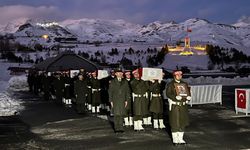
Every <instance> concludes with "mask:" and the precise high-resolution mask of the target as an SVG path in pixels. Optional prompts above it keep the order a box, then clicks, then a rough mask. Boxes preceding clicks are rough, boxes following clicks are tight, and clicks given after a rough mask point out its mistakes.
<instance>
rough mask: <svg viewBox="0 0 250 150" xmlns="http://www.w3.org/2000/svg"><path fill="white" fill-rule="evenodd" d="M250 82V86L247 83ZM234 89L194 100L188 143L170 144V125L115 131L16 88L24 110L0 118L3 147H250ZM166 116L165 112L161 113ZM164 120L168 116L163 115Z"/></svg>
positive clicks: (248, 123)
mask: <svg viewBox="0 0 250 150" xmlns="http://www.w3.org/2000/svg"><path fill="white" fill-rule="evenodd" d="M245 87H250V86H245ZM234 88H235V87H223V105H220V104H208V105H207V104H206V105H195V106H193V107H191V108H190V109H189V110H190V111H189V113H190V119H191V124H190V126H189V127H188V128H187V132H186V134H185V139H186V141H187V142H188V143H189V144H188V145H186V146H178V147H175V146H173V145H172V142H171V137H170V135H169V128H167V129H166V130H153V129H152V128H151V127H148V128H146V131H144V132H134V131H133V130H132V128H126V132H125V133H124V134H118V135H116V134H114V132H113V129H112V121H108V120H112V118H109V117H108V120H105V119H101V118H100V117H104V118H105V117H106V116H99V117H98V116H96V115H91V114H86V115H78V114H76V113H75V111H74V109H72V108H69V107H62V106H57V105H55V104H54V103H53V102H46V101H42V100H41V99H40V98H39V97H35V96H34V95H30V94H29V93H25V92H24V93H16V95H15V97H16V98H21V99H23V101H25V107H26V109H25V110H24V111H23V112H21V114H19V115H18V116H14V117H0V147H1V149H30V150H33V149H46V150H47V149H52V150H53V149H58V150H59V149H60V150H62V149H65V150H67V149H77V150H78V149H79V150H82V149H88V150H89V149H102V150H103V149H104V150H105V149H107V150H110V149H111V150H112V149H114V150H117V149H119V150H120V149H121V150H123V149H124V150H125V149H130V150H133V149H136V150H138V149H143V150H145V149H154V150H157V149H159V150H161V149H164V150H165V149H199V150H200V149H218V150H221V149H233V150H234V149H248V148H250V118H249V117H246V116H245V115H244V114H239V115H236V114H235V112H234ZM165 116H166V118H167V113H166V114H165ZM165 123H166V124H167V119H166V120H165Z"/></svg>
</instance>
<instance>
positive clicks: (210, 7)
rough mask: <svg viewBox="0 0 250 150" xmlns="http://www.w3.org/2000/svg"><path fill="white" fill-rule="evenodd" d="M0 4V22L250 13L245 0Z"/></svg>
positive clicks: (13, 0) (229, 19) (10, 0)
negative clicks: (35, 19)
mask: <svg viewBox="0 0 250 150" xmlns="http://www.w3.org/2000/svg"><path fill="white" fill-rule="evenodd" d="M0 6H1V7H0V23H1V24H2V23H4V22H7V21H10V20H13V19H16V18H20V17H26V18H44V19H53V20H58V21H61V20H64V19H79V18H101V19H124V20H127V21H130V22H133V23H140V24H146V23H149V22H153V21H157V20H159V21H163V22H166V21H170V20H174V21H177V22H181V21H184V20H186V19H189V18H197V17H198V18H203V19H207V20H210V21H212V22H220V23H234V22H235V21H237V20H238V19H239V18H240V17H241V16H243V15H244V16H250V11H249V8H248V6H250V1H247V0H238V1H236V0H219V1H218V0H209V1H208V0H176V1H173V0H39V1H35V0H1V1H0Z"/></svg>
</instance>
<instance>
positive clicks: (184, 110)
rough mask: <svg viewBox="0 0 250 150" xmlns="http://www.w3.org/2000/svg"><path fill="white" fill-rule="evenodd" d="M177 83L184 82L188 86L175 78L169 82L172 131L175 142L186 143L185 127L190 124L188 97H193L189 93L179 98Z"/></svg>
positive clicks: (167, 93)
mask: <svg viewBox="0 0 250 150" xmlns="http://www.w3.org/2000/svg"><path fill="white" fill-rule="evenodd" d="M175 83H183V84H186V86H187V83H185V82H183V81H177V80H173V81H171V82H170V83H169V84H168V86H167V90H166V95H167V97H168V100H169V123H170V127H171V131H172V137H173V143H174V144H179V143H181V144H184V143H185V141H184V140H183V134H184V129H185V127H186V126H187V125H188V124H189V117H188V106H187V98H188V97H189V98H190V99H191V97H190V95H188V96H187V97H182V98H181V99H177V98H178V95H177V93H176V90H175V86H174V84H175ZM188 90H189V89H188ZM189 93H190V92H189ZM190 99H189V100H190Z"/></svg>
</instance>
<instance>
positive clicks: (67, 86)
mask: <svg viewBox="0 0 250 150" xmlns="http://www.w3.org/2000/svg"><path fill="white" fill-rule="evenodd" d="M71 81H72V80H71V78H70V74H69V71H65V72H64V76H63V82H64V96H63V102H64V103H65V104H71V97H72V95H71V87H72V86H73V85H72V82H71Z"/></svg>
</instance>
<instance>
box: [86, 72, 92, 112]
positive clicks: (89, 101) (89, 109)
mask: <svg viewBox="0 0 250 150" xmlns="http://www.w3.org/2000/svg"><path fill="white" fill-rule="evenodd" d="M91 78H92V76H91V73H90V72H88V73H87V88H88V91H87V92H88V96H87V108H88V111H91V110H92V105H91V104H92V88H91Z"/></svg>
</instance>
